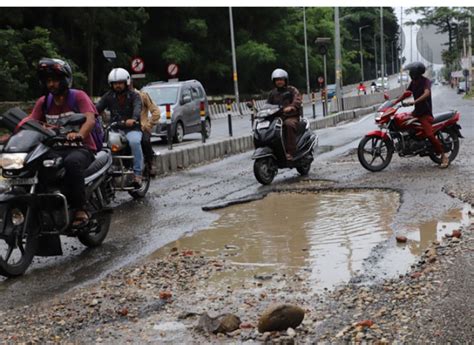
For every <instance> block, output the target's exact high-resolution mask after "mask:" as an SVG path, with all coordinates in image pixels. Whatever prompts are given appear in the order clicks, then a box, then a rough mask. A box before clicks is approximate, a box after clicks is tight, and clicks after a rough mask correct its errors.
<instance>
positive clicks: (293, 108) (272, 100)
mask: <svg viewBox="0 0 474 345" xmlns="http://www.w3.org/2000/svg"><path fill="white" fill-rule="evenodd" d="M272 83H273V85H274V86H275V87H274V89H273V90H272V91H271V92H270V94H269V95H268V100H267V103H269V104H276V105H279V106H281V107H282V108H283V114H282V116H281V117H282V120H283V130H284V133H285V149H286V159H287V160H288V161H292V160H293V159H294V156H295V153H296V132H297V129H298V124H299V121H300V116H301V115H302V113H303V108H302V98H301V94H300V92H299V91H298V89H297V88H296V87H294V86H291V85H288V73H287V72H286V71H285V70H283V69H281V68H277V69H275V70H274V71H273V72H272Z"/></svg>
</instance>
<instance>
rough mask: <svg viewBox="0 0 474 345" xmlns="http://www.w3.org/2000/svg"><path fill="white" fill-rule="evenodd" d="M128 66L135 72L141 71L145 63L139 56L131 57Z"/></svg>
mask: <svg viewBox="0 0 474 345" xmlns="http://www.w3.org/2000/svg"><path fill="white" fill-rule="evenodd" d="M130 68H131V69H132V71H133V72H135V73H142V72H143V71H144V70H145V63H144V62H143V59H142V58H141V57H135V58H133V59H132V63H131V65H130Z"/></svg>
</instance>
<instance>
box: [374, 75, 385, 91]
mask: <svg viewBox="0 0 474 345" xmlns="http://www.w3.org/2000/svg"><path fill="white" fill-rule="evenodd" d="M375 84H377V90H382V77H380V78H378V79H377V81H376V82H375ZM383 84H384V87H385V88H386V89H388V78H387V77H384V78H383Z"/></svg>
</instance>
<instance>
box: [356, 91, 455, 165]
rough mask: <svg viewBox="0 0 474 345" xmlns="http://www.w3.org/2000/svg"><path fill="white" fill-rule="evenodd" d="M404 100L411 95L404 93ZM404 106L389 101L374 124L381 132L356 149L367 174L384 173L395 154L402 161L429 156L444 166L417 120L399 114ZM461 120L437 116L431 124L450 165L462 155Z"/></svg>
mask: <svg viewBox="0 0 474 345" xmlns="http://www.w3.org/2000/svg"><path fill="white" fill-rule="evenodd" d="M403 96H404V98H407V97H410V96H411V92H410V91H405V93H404V94H403ZM387 98H388V97H386V99H387ZM404 106H406V105H405V104H404V103H403V101H402V102H401V104H400V105H396V103H395V101H390V100H387V101H386V102H385V103H384V104H382V105H381V106H380V107H379V109H378V111H377V115H376V118H375V123H376V124H377V125H378V126H379V128H380V130H376V131H372V132H370V133H368V134H367V135H365V136H364V137H363V138H362V140H361V141H360V143H359V147H358V149H357V156H358V158H359V162H360V164H362V166H363V167H364V168H366V169H367V170H369V171H373V172H376V171H381V170H383V169H385V168H386V167H387V166H388V165H389V164H390V161H391V160H392V156H393V153H394V152H397V153H398V155H399V156H400V157H409V156H420V157H423V156H429V157H430V158H431V160H432V161H433V162H435V163H437V164H441V157H440V156H438V155H437V154H436V153H435V151H434V149H433V147H432V145H431V142H430V141H429V140H428V138H426V137H425V136H424V134H423V130H422V127H421V124H420V122H419V121H418V119H417V118H416V117H415V116H412V114H411V113H399V114H397V113H396V112H397V110H398V109H399V108H401V107H404ZM459 119H460V114H459V112H457V111H456V110H452V111H448V112H445V113H441V114H437V115H436V116H435V117H434V119H433V122H432V125H433V132H434V133H435V135H436V136H437V137H438V139H439V140H440V142H441V144H442V145H443V147H444V152H446V154H448V155H449V161H450V162H452V161H453V160H454V159H455V158H456V156H457V154H458V152H459V138H463V136H462V135H461V131H460V129H461V126H460V125H459V124H458V121H459Z"/></svg>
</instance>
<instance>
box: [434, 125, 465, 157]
mask: <svg viewBox="0 0 474 345" xmlns="http://www.w3.org/2000/svg"><path fill="white" fill-rule="evenodd" d="M440 136H442V137H440ZM438 139H439V140H440V141H441V144H443V143H446V144H447V145H448V146H449V149H448V151H447V152H446V153H449V162H450V163H451V162H452V161H453V160H454V159H455V158H456V157H457V155H458V153H459V136H458V133H456V131H453V130H447V131H443V132H438ZM443 146H444V145H443ZM430 159H431V160H432V161H433V162H435V163H436V164H441V156H438V155H437V154H436V153H435V152H430Z"/></svg>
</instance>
